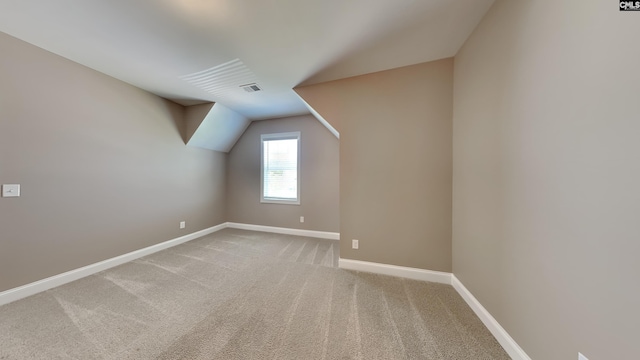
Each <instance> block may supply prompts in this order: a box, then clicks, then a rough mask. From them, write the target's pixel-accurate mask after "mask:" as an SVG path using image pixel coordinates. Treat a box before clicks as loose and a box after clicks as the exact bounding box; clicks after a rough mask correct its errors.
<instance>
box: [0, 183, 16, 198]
mask: <svg viewBox="0 0 640 360" xmlns="http://www.w3.org/2000/svg"><path fill="white" fill-rule="evenodd" d="M18 196H20V184H4V185H2V197H18Z"/></svg>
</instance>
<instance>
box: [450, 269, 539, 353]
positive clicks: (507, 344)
mask: <svg viewBox="0 0 640 360" xmlns="http://www.w3.org/2000/svg"><path fill="white" fill-rule="evenodd" d="M451 285H453V287H454V288H455V289H456V291H458V294H460V296H462V298H463V299H464V300H465V301H466V302H467V304H468V305H469V307H471V309H472V310H473V311H474V312H475V313H476V315H478V317H479V318H480V320H482V322H483V323H484V325H485V326H486V327H487V328H488V329H489V331H490V332H491V334H493V336H494V337H495V338H496V340H498V342H499V343H500V345H502V347H503V348H504V350H505V351H506V352H507V354H509V356H511V358H512V359H514V360H531V358H530V357H529V356H528V355H527V353H525V352H524V350H522V348H521V347H520V346H519V345H518V343H516V341H515V340H513V338H512V337H511V336H510V335H509V333H507V331H506V330H505V329H504V328H503V327H502V326H500V324H499V323H498V321H497V320H496V319H495V318H494V317H493V316H491V314H490V313H489V312H488V311H487V309H485V308H484V306H482V304H480V302H479V301H478V300H477V299H476V298H475V297H474V296H473V294H471V292H470V291H469V290H467V288H466V287H465V286H464V285H463V284H462V283H461V282H460V280H458V278H457V277H456V276H455V275H453V274H452V275H451Z"/></svg>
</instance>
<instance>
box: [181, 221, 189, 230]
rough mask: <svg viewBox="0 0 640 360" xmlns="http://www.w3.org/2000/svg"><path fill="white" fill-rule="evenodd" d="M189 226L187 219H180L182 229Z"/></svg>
mask: <svg viewBox="0 0 640 360" xmlns="http://www.w3.org/2000/svg"><path fill="white" fill-rule="evenodd" d="M186 227H187V222H186V221H180V229H184V228H186Z"/></svg>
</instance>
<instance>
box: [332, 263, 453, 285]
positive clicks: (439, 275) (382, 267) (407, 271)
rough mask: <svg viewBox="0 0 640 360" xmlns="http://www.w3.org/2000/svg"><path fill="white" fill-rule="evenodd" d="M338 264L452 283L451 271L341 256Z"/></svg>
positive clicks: (385, 273) (357, 269) (353, 268)
mask: <svg viewBox="0 0 640 360" xmlns="http://www.w3.org/2000/svg"><path fill="white" fill-rule="evenodd" d="M338 266H339V267H340V268H341V269H346V270H356V271H364V272H370V273H375V274H382V275H390V276H397V277H402V278H407V279H413V280H421V281H431V282H436V283H441V284H448V285H451V273H448V272H441V271H433V270H424V269H417V268H412V267H404V266H397V265H388V264H380V263H374V262H368V261H360V260H351V259H343V258H340V259H339V260H338Z"/></svg>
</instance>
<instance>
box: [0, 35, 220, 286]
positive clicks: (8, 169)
mask: <svg viewBox="0 0 640 360" xmlns="http://www.w3.org/2000/svg"><path fill="white" fill-rule="evenodd" d="M0 49H1V52H2V56H0V79H2V80H1V81H0V183H5V184H6V183H20V184H21V185H22V197H20V198H0V291H2V290H6V289H9V288H13V287H16V286H19V285H23V284H26V283H29V282H32V281H36V280H40V279H43V278H46V277H48V276H52V275H56V274H59V273H61V272H64V271H67V270H71V269H75V268H78V267H81V266H84V265H88V264H91V263H95V262H97V261H100V260H104V259H107V258H111V257H114V256H117V255H121V254H124V253H127V252H129V251H132V250H136V249H140V248H143V247H146V246H149V245H152V244H155V243H159V242H162V241H166V240H169V239H172V238H176V237H178V236H181V235H185V234H188V233H192V232H194V231H197V230H201V229H204V228H207V227H210V226H213V225H216V224H219V223H221V222H224V221H225V220H226V219H225V192H224V187H225V178H226V176H225V166H226V155H224V154H221V153H216V152H213V151H207V150H201V149H195V148H190V147H187V146H185V144H184V142H183V140H182V137H181V133H180V132H181V131H182V130H184V129H182V128H183V120H182V116H183V111H184V109H183V107H181V106H179V105H176V104H174V103H171V102H168V101H166V100H163V99H160V98H158V97H156V96H154V95H151V94H149V93H146V92H144V91H142V90H139V89H137V88H134V87H132V86H129V85H127V84H125V83H123V82H120V81H118V80H115V79H113V78H110V77H108V76H106V75H103V74H100V73H98V72H96V71H93V70H90V69H88V68H85V67H83V66H80V65H78V64H76V63H73V62H70V61H68V60H66V59H63V58H61V57H58V56H56V55H53V54H51V53H49V52H46V51H44V50H41V49H39V48H36V47H34V46H32V45H29V44H26V43H24V42H22V41H19V40H17V39H15V38H12V37H9V36H8V35H5V34H3V33H0ZM179 128H181V129H180V130H179ZM181 220H186V222H187V228H186V229H184V230H179V226H178V224H179V222H180V221H181Z"/></svg>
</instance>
